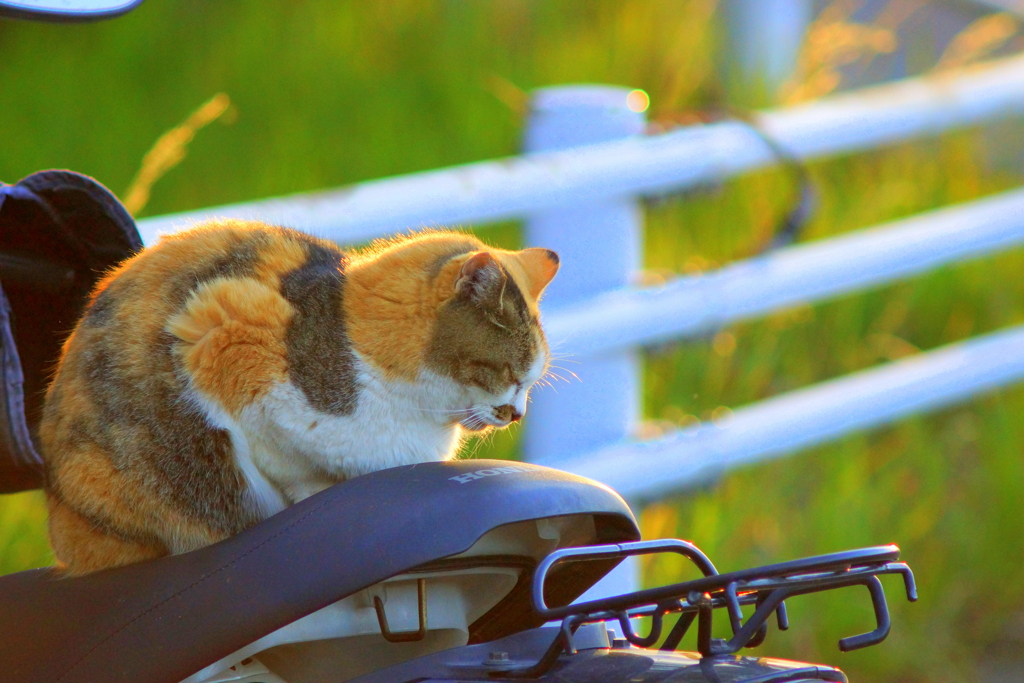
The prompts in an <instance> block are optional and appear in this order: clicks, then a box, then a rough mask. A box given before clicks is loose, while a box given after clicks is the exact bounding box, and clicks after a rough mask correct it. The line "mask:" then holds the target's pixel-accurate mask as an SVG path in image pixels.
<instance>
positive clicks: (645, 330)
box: [545, 190, 1024, 356]
mask: <svg viewBox="0 0 1024 683" xmlns="http://www.w3.org/2000/svg"><path fill="white" fill-rule="evenodd" d="M1020 244H1024V190H1014V191H1012V192H1007V193H1004V194H1000V195H996V196H993V197H988V198H985V199H981V200H977V201H973V202H970V203H965V204H961V205H958V206H953V207H947V208H943V209H939V210H936V211H931V212H928V213H923V214H918V215H916V216H913V217H912V218H907V219H903V220H899V221H894V222H892V223H888V224H885V225H881V226H878V227H875V228H871V229H866V230H858V231H857V232H853V233H849V234H846V235H843V236H840V237H833V238H830V239H823V240H819V241H817V242H810V243H807V244H802V245H799V246H795V247H790V248H788V249H782V250H779V251H776V252H772V253H769V254H765V255H763V256H759V257H757V258H752V259H748V260H745V261H739V262H737V263H734V264H731V265H728V266H725V267H723V268H721V269H719V270H717V271H712V272H709V273H706V274H703V275H698V276H690V277H683V278H679V279H678V280H673V281H670V282H669V283H668V284H666V285H665V286H663V287H648V288H627V289H620V290H616V291H611V292H607V293H605V294H600V295H598V296H596V297H594V298H592V299H590V300H589V301H584V302H580V303H577V304H574V305H573V306H571V307H566V308H565V309H556V310H553V311H548V312H547V313H546V314H545V328H546V330H547V334H548V338H549V339H550V340H551V343H552V346H553V347H555V348H557V349H559V350H571V352H572V353H573V354H574V355H580V356H589V355H597V354H601V353H605V352H608V351H614V350H616V349H620V348H624V347H628V346H633V345H636V344H650V343H657V342H662V341H666V340H669V339H674V338H677V337H680V336H684V335H694V334H699V333H702V332H706V331H709V330H714V329H716V328H718V327H721V326H723V325H727V324H730V323H734V322H737V321H740V320H746V319H751V318H757V317H760V316H763V315H766V314H769V313H772V312H774V311H778V310H782V309H784V308H786V307H789V306H793V305H796V304H801V303H812V302H817V301H822V300H825V299H828V298H831V297H835V296H838V295H841V294H845V293H848V292H852V291H857V290H862V289H866V288H868V287H871V286H877V285H882V284H885V283H888V282H893V281H896V280H900V279H904V278H907V277H909V276H911V275H915V274H918V273H922V272H924V271H927V270H930V269H933V268H936V267H938V266H941V265H944V264H948V263H951V262H954V261H962V260H965V259H970V258H978V257H981V256H985V255H988V254H992V253H995V252H998V251H1001V250H1004V249H1007V248H1009V247H1013V246H1017V245H1020Z"/></svg>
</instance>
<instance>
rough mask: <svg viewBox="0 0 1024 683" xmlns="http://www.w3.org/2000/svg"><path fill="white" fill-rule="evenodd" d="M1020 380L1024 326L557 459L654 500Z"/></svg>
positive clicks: (635, 496)
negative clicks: (714, 419)
mask: <svg viewBox="0 0 1024 683" xmlns="http://www.w3.org/2000/svg"><path fill="white" fill-rule="evenodd" d="M1020 380H1024V326H1020V327H1015V328H1011V329H1008V330H1005V331H1001V332H995V333H991V334H988V335H985V336H981V337H976V338H974V339H971V340H969V341H965V342H961V343H958V344H952V345H949V346H945V347H942V348H940V349H938V350H934V351H928V352H926V353H922V354H919V355H915V356H913V357H910V358H906V359H903V360H900V361H896V362H893V363H888V364H886V365H884V366H882V367H879V368H873V369H870V370H864V371H861V372H858V373H855V374H852V375H848V376H845V377H842V378H840V379H835V380H832V381H828V382H822V383H820V384H817V385H815V386H812V387H810V388H807V389H800V390H796V391H792V392H789V393H786V394H783V395H780V396H777V397H774V398H770V399H766V400H764V401H761V402H759V403H756V404H753V405H751V406H748V407H745V408H740V409H738V410H736V411H735V413H733V415H732V417H730V418H727V419H725V420H723V421H722V422H721V424H718V425H716V424H711V423H705V424H702V425H699V426H695V427H690V428H688V429H683V430H679V431H677V432H674V433H672V434H669V435H667V436H665V437H662V438H659V439H655V440H651V441H646V442H633V443H621V444H616V445H614V446H610V447H608V448H606V449H602V450H600V451H598V452H596V453H593V454H590V455H586V456H579V457H576V458H570V459H563V460H559V462H558V468H559V469H562V470H566V471H568V472H572V473H574V474H578V475H581V476H584V477H590V478H591V479H596V480H597V481H600V482H602V483H604V484H607V485H608V486H610V487H612V488H613V489H615V490H616V491H618V492H619V493H620V494H621V495H622V496H623V497H624V498H626V499H627V500H631V501H644V500H652V499H656V498H658V497H660V496H663V495H666V494H669V493H672V492H674V491H678V490H680V489H682V488H686V487H688V486H693V485H695V484H700V483H703V482H708V481H710V480H713V479H714V478H715V477H717V476H718V475H720V474H722V473H723V472H725V471H727V470H729V469H732V468H735V467H738V466H740V465H747V464H751V463H754V462H758V461H762V460H766V459H768V458H772V457H775V456H779V455H783V454H786V453H791V452H793V451H797V450H800V449H803V448H808V447H811V446H814V445H817V444H820V443H824V442H826V441H829V440H832V439H835V438H837V437H839V436H842V435H844V434H848V433H850V432H853V431H858V430H864V429H870V428H872V427H878V426H881V425H885V424H889V423H891V422H894V421H896V420H898V419H899V418H901V417H905V416H907V415H910V414H913V413H917V412H922V411H926V410H935V409H938V408H942V407H944V406H948V405H952V404H954V403H957V402H959V401H963V400H965V399H967V398H970V397H972V396H975V395H977V394H980V393H983V392H986V391H991V390H993V389H996V388H998V387H1000V386H1002V385H1005V384H1009V383H1011V382H1015V381H1020ZM639 463H642V466H637V465H638V464H639ZM541 464H543V463H541Z"/></svg>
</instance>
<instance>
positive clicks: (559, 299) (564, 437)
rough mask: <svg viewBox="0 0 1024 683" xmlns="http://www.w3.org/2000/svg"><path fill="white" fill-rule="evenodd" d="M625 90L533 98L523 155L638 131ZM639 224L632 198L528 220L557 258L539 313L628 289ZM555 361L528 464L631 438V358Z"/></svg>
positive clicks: (634, 395) (630, 572)
mask: <svg viewBox="0 0 1024 683" xmlns="http://www.w3.org/2000/svg"><path fill="white" fill-rule="evenodd" d="M630 93H631V91H630V90H629V89H628V88H619V87H611V86H598V85H572V86H562V87H555V88H545V89H542V90H538V91H536V92H535V93H534V95H533V100H532V106H531V111H530V117H529V120H528V121H527V126H526V140H525V148H526V151H527V152H542V151H543V152H547V151H554V150H559V149H566V148H569V147H577V146H581V145H588V144H593V143H598V142H607V141H610V140H615V139H618V138H623V137H628V136H631V135H639V134H641V133H642V132H643V129H644V126H645V122H646V117H645V115H644V113H643V111H644V110H645V109H646V106H647V98H646V95H644V94H643V93H639V92H637V93H634V94H632V95H631V94H630ZM638 110H639V111H638ZM642 221H643V214H642V210H641V207H640V206H639V204H638V202H636V201H635V200H632V199H619V200H605V201H599V202H586V203H580V204H576V205H568V206H561V207H559V208H557V209H551V210H549V211H546V212H544V213H540V214H535V215H532V216H530V217H529V219H528V220H527V221H526V242H527V244H528V245H530V246H542V247H546V248H548V249H554V250H555V251H556V252H558V254H559V256H560V257H561V268H560V271H559V274H558V277H556V278H555V280H554V281H553V282H552V284H551V286H550V287H549V288H548V291H547V293H546V294H545V295H544V305H543V308H544V309H545V310H547V311H552V310H554V309H557V308H559V307H562V306H567V305H571V304H573V303H576V302H578V301H580V300H581V299H585V298H588V297H590V296H593V295H594V294H597V293H599V292H601V291H604V290H608V289H614V288H618V287H621V286H623V285H626V284H628V283H629V282H630V281H631V280H632V279H633V278H634V276H635V275H636V272H637V270H638V269H639V268H640V266H641V246H642V236H643V222H642ZM571 353H572V349H559V348H554V349H552V354H553V355H554V356H555V357H556V358H561V357H562V356H563V355H564V354H571ZM554 364H555V365H558V366H561V367H562V368H565V369H564V370H557V372H558V373H559V374H560V375H562V376H563V377H565V378H567V379H568V382H554V387H537V388H535V389H534V391H533V393H532V403H531V405H530V409H529V411H528V415H527V418H526V421H525V425H526V426H525V430H526V431H525V455H526V459H527V460H530V461H532V462H541V463H544V464H550V465H553V466H555V467H557V466H558V460H559V459H561V458H565V457H567V456H570V455H575V454H579V453H583V452H587V451H590V450H594V449H596V448H598V447H600V446H604V445H608V444H609V443H613V442H615V441H618V440H619V439H621V438H623V437H625V436H627V435H628V434H630V433H631V432H632V431H633V429H634V428H635V426H636V423H637V421H638V418H639V413H640V376H639V371H640V367H639V362H638V357H637V355H636V353H635V352H633V351H627V352H617V353H613V354H608V355H606V356H603V357H598V358H574V357H572V356H571V355H569V357H567V358H564V359H562V360H555V361H554ZM573 375H576V376H577V377H578V378H579V379H578V380H577V379H576V378H575V377H573ZM620 567H621V569H619V570H616V572H613V574H614V576H613V575H609V577H606V580H605V581H602V584H603V586H602V588H601V589H600V590H601V591H602V592H605V594H611V593H612V592H616V593H617V592H624V591H627V590H634V589H635V587H636V586H637V584H638V581H637V579H636V565H635V563H632V562H628V561H627V562H624V563H623V565H620ZM595 588H597V587H595Z"/></svg>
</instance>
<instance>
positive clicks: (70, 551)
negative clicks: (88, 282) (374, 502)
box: [40, 221, 558, 575]
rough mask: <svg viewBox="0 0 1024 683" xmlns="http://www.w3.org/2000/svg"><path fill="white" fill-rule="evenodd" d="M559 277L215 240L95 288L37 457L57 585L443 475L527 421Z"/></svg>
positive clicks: (485, 262) (240, 235)
mask: <svg viewBox="0 0 1024 683" xmlns="http://www.w3.org/2000/svg"><path fill="white" fill-rule="evenodd" d="M557 270H558V256H557V255H556V254H555V253H554V252H552V251H549V250H547V249H525V250H523V251H516V252H512V251H503V250H498V249H492V248H489V247H487V246H486V245H484V244H483V243H482V242H480V241H479V240H477V239H476V238H474V237H471V236H468V235H465V234H459V233H450V232H427V233H421V234H418V235H414V236H411V237H407V238H402V239H396V240H392V241H386V242H381V243H377V244H375V245H373V246H372V247H370V248H368V249H366V250H364V251H360V252H354V253H346V252H343V251H342V250H341V249H339V248H338V247H337V246H336V245H335V244H333V243H331V242H327V241H324V240H320V239H316V238H314V237H310V236H309V235H306V234H303V233H299V232H296V231H294V230H289V229H285V228H278V227H271V226H267V225H263V224H260V223H252V222H242V221H222V222H217V223H212V224H207V225H204V226H200V227H197V228H194V229H192V230H189V231H186V232H183V233H179V234H177V235H173V236H169V237H165V238H164V239H163V240H162V241H161V242H160V243H159V244H157V245H156V246H155V247H152V248H150V249H147V250H145V251H143V252H141V253H140V254H139V255H137V256H135V257H133V258H131V259H129V260H128V261H126V262H124V263H123V264H122V265H121V266H119V267H118V268H117V269H115V270H114V271H113V272H111V273H110V274H109V275H107V276H106V277H105V278H104V279H103V280H102V281H101V282H100V283H99V285H98V286H97V287H96V290H95V291H94V293H93V295H92V298H91V301H90V304H89V305H88V307H87V309H86V311H85V313H84V315H83V316H82V319H81V320H80V321H79V323H78V325H77V327H76V328H75V330H74V332H73V333H72V334H71V336H70V337H69V338H68V340H67V342H66V343H65V345H64V350H63V355H62V358H61V360H60V361H59V364H58V366H57V368H56V372H55V375H54V378H53V382H52V384H51V385H50V388H49V391H48V393H47V396H46V403H45V409H44V416H43V420H42V423H41V428H40V437H41V443H42V450H43V455H44V460H45V463H46V494H47V501H48V507H49V514H50V539H51V543H52V545H53V549H54V552H55V554H56V556H57V559H58V561H59V563H60V564H61V565H62V566H63V568H64V570H65V571H66V572H67V573H68V574H72V575H76V574H85V573H89V572H92V571H96V570H98V569H102V568H106V567H113V566H117V565H123V564H129V563H133V562H139V561H142V560H146V559H150V558H155V557H160V556H163V555H166V554H172V553H182V552H186V551H189V550H192V549H195V548H199V547H201V546H205V545H208V544H210V543H214V542H216V541H218V540H221V539H223V538H225V537H227V536H229V535H232V534H235V533H238V532H239V531H241V530H243V529H245V528H247V527H249V526H250V525H252V524H255V523H256V522H258V521H260V520H262V519H264V518H266V517H267V516H269V515H271V514H273V513H275V512H277V511H280V510H282V509H283V508H284V507H286V506H288V505H291V504H293V503H295V502H297V501H299V500H302V499H303V498H306V497H308V496H310V495H312V494H314V493H316V492H318V491H321V490H323V489H324V488H326V487H328V486H330V485H331V484H334V483H336V482H339V481H342V480H344V479H346V478H349V477H354V476H357V475H360V474H364V473H367V472H371V471H374V470H378V469H382V468H386V467H394V466H397V465H403V464H409V463H417V462H425V461H439V460H447V459H450V458H452V457H454V455H455V453H456V451H457V449H458V447H459V444H460V441H461V439H462V437H463V435H464V434H465V432H467V431H479V430H484V429H490V428H500V427H504V426H507V425H509V424H510V423H512V422H515V421H516V420H518V419H519V418H520V417H522V415H523V413H524V412H525V411H526V399H527V393H528V392H529V390H530V387H531V386H532V385H533V384H534V383H535V382H536V381H537V380H538V379H539V378H540V377H541V376H542V375H543V374H544V372H545V370H546V366H547V359H548V349H547V343H546V341H545V339H544V334H543V332H542V330H541V328H540V325H539V323H538V318H537V315H538V313H537V303H538V300H539V299H540V296H541V293H542V291H543V290H544V288H545V287H546V286H547V284H548V283H549V282H550V281H551V279H552V278H553V277H554V275H555V273H556V272H557Z"/></svg>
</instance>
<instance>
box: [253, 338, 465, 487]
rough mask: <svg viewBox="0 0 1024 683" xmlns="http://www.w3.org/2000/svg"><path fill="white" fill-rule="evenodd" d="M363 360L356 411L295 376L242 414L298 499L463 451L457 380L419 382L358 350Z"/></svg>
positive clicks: (261, 457) (259, 459)
mask: <svg viewBox="0 0 1024 683" xmlns="http://www.w3.org/2000/svg"><path fill="white" fill-rule="evenodd" d="M357 368H358V373H357V384H358V386H359V389H358V391H359V394H358V397H357V400H356V407H355V410H354V411H353V412H352V413H351V414H349V415H329V414H326V413H322V412H320V411H317V410H316V409H314V408H313V407H312V406H311V405H310V403H309V401H308V400H307V399H306V396H305V394H303V393H302V391H301V390H300V389H299V388H298V387H296V386H295V385H294V384H292V383H291V382H286V383H282V384H278V385H277V386H275V387H274V388H273V389H272V390H271V391H270V392H269V393H268V394H267V395H266V396H264V397H263V398H262V399H261V400H260V401H259V402H258V403H256V404H254V405H252V406H249V407H247V408H245V409H244V410H243V411H242V414H241V415H240V419H239V423H240V427H241V432H242V434H241V435H240V436H243V437H244V439H245V440H246V442H247V445H248V451H249V453H250V457H251V460H252V462H253V464H254V465H255V466H256V468H258V469H259V470H260V471H261V472H262V473H263V474H264V475H265V476H266V477H267V478H268V479H269V480H271V481H273V482H274V483H275V484H276V485H277V487H278V488H280V489H281V490H282V491H283V493H284V494H285V496H286V498H288V499H289V500H290V501H291V502H296V501H298V500H301V499H302V498H306V497H308V496H310V495H312V494H314V493H316V492H317V491H320V490H322V489H324V488H326V487H328V486H330V485H331V484H332V483H334V482H336V481H339V480H340V479H343V478H351V477H355V476H359V475H361V474H367V473H369V472H374V471H376V470H380V469H385V468H388V467H397V466H399V465H408V464H414V463H420V462H434V461H441V460H448V459H450V458H452V457H453V456H454V455H455V452H456V450H457V448H458V446H459V440H460V433H461V430H460V428H459V426H458V425H457V424H450V423H451V422H452V421H453V420H452V419H451V417H450V416H451V415H452V413H451V412H450V410H448V409H447V406H454V405H457V404H458V403H459V401H460V400H462V396H461V394H462V392H463V390H462V389H461V388H460V387H459V386H458V385H457V384H455V383H454V382H453V381H451V380H448V379H445V378H442V377H440V376H437V375H434V374H432V373H425V374H423V375H421V377H420V378H419V379H418V381H417V382H415V383H409V382H402V381H394V380H387V379H385V378H383V377H382V376H381V374H380V373H379V372H377V371H376V370H375V369H374V368H373V367H372V366H370V365H369V364H368V363H366V362H365V361H363V360H362V359H359V358H358V357H357Z"/></svg>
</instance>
